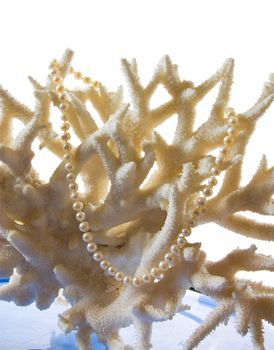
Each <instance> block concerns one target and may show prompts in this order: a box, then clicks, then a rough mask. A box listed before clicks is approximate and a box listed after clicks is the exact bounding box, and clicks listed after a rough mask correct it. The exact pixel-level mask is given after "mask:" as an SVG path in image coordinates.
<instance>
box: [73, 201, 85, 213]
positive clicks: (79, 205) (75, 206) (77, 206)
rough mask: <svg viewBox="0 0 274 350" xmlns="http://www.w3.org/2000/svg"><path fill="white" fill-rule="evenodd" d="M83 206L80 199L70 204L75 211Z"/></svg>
mask: <svg viewBox="0 0 274 350" xmlns="http://www.w3.org/2000/svg"><path fill="white" fill-rule="evenodd" d="M83 207H84V204H83V203H82V202H80V201H77V202H75V203H73V205H72V208H73V209H74V210H76V211H80V210H82V209H83Z"/></svg>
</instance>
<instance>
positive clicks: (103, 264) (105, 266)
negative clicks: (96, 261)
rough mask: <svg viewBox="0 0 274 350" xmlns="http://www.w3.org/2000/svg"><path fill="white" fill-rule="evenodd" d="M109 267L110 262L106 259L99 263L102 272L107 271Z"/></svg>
mask: <svg viewBox="0 0 274 350" xmlns="http://www.w3.org/2000/svg"><path fill="white" fill-rule="evenodd" d="M109 265H110V262H109V261H108V260H106V259H104V260H102V261H101V262H100V267H101V269H102V270H106V269H108V268H109Z"/></svg>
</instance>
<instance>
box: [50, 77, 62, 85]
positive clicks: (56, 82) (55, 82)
mask: <svg viewBox="0 0 274 350" xmlns="http://www.w3.org/2000/svg"><path fill="white" fill-rule="evenodd" d="M61 81H62V78H61V77H60V76H59V75H54V76H53V78H52V82H53V83H54V84H60V83H61Z"/></svg>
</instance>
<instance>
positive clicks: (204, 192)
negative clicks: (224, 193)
mask: <svg viewBox="0 0 274 350" xmlns="http://www.w3.org/2000/svg"><path fill="white" fill-rule="evenodd" d="M203 194H204V196H206V197H210V196H211V195H212V189H211V188H210V187H206V188H204V189H203Z"/></svg>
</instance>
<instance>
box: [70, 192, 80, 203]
mask: <svg viewBox="0 0 274 350" xmlns="http://www.w3.org/2000/svg"><path fill="white" fill-rule="evenodd" d="M70 198H71V199H72V200H73V201H77V200H78V199H79V193H78V192H73V193H72V194H71V195H70Z"/></svg>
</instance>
